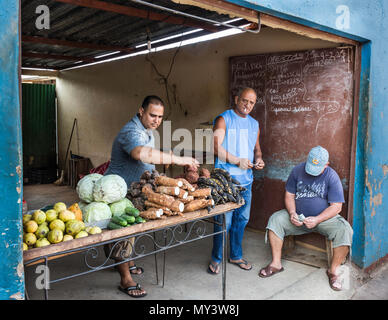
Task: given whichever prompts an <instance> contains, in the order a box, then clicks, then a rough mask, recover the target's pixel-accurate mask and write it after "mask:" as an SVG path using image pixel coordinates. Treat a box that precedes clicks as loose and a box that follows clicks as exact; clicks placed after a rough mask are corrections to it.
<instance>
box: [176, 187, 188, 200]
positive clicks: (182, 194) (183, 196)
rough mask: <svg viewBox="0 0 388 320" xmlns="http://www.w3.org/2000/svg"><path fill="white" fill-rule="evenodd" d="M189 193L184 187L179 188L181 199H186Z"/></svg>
mask: <svg viewBox="0 0 388 320" xmlns="http://www.w3.org/2000/svg"><path fill="white" fill-rule="evenodd" d="M188 195H189V193H188V192H187V191H185V190H183V189H179V194H178V195H177V196H178V198H180V199H186V198H187V196H188Z"/></svg>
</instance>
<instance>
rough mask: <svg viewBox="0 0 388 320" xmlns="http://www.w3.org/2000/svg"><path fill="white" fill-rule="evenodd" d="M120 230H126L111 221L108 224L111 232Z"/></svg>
mask: <svg viewBox="0 0 388 320" xmlns="http://www.w3.org/2000/svg"><path fill="white" fill-rule="evenodd" d="M120 228H124V227H123V226H121V225H119V224H117V223H114V222H113V221H109V223H108V229H109V230H115V229H120Z"/></svg>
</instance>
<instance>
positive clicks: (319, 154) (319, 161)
mask: <svg viewBox="0 0 388 320" xmlns="http://www.w3.org/2000/svg"><path fill="white" fill-rule="evenodd" d="M328 161H329V152H327V150H326V149H325V148H323V147H321V146H316V147H314V148H312V149H311V150H310V152H309V154H308V156H307V161H306V166H305V170H306V172H307V173H308V174H310V175H312V176H319V175H320V174H321V173H322V171H323V168H324V167H325V165H326V164H327V162H328Z"/></svg>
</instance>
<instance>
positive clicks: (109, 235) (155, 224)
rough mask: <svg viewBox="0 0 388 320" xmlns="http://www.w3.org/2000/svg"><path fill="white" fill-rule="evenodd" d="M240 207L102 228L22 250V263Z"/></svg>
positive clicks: (225, 206) (219, 207) (228, 205)
mask: <svg viewBox="0 0 388 320" xmlns="http://www.w3.org/2000/svg"><path fill="white" fill-rule="evenodd" d="M239 207H241V205H240V204H237V203H233V202H228V203H225V204H220V205H217V206H215V207H214V208H213V209H212V210H210V212H208V211H207V209H202V210H197V211H193V212H186V213H184V215H183V216H170V217H167V218H166V219H158V220H149V221H147V222H144V223H139V224H135V225H133V226H128V227H123V228H120V229H115V230H108V229H103V230H102V233H98V234H94V235H89V236H87V237H84V238H79V239H73V240H70V241H65V242H60V243H56V244H51V245H49V246H45V247H41V248H33V249H29V250H26V251H23V261H24V264H28V262H29V261H31V260H33V259H37V258H42V257H45V256H48V255H55V254H58V255H59V254H61V253H63V252H65V251H68V250H74V249H78V248H79V249H82V247H85V246H90V245H94V244H97V243H100V242H104V241H109V240H112V239H116V238H121V237H126V236H130V235H132V234H133V235H135V234H138V233H141V232H146V231H150V230H155V231H156V230H158V229H163V228H165V227H169V226H173V225H177V224H181V223H187V222H190V221H193V220H197V219H202V218H210V217H213V216H216V215H219V214H221V213H224V212H228V211H230V210H233V209H236V208H239Z"/></svg>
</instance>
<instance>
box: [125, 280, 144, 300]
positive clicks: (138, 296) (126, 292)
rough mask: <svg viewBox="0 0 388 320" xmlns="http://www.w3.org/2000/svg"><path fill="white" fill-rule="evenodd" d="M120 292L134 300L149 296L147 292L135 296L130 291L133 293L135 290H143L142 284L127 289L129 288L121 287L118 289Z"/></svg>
mask: <svg viewBox="0 0 388 320" xmlns="http://www.w3.org/2000/svg"><path fill="white" fill-rule="evenodd" d="M118 288H119V290H120V291H121V292H124V293H125V294H126V295H128V296H130V297H132V298H143V297H145V296H146V295H147V292H143V293H141V294H133V293H131V292H130V291H133V290H139V291H140V290H142V288H141V287H140V284H138V283H137V284H136V286H131V287H127V288H122V287H121V286H119V287H118Z"/></svg>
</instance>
